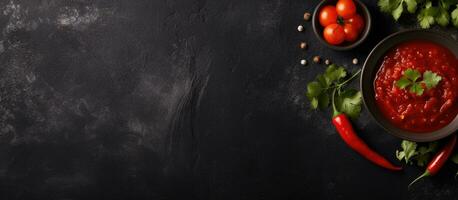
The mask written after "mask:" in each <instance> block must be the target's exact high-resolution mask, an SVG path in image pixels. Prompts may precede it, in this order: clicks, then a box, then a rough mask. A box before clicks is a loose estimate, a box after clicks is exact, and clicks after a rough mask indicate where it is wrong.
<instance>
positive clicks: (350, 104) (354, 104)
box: [336, 89, 362, 118]
mask: <svg viewBox="0 0 458 200" xmlns="http://www.w3.org/2000/svg"><path fill="white" fill-rule="evenodd" d="M361 102H362V99H361V92H360V91H358V90H355V89H347V90H344V91H343V92H341V93H340V95H338V96H337V98H336V107H337V110H339V111H340V112H343V113H345V114H346V115H347V116H349V117H351V118H358V116H359V113H360V112H361Z"/></svg>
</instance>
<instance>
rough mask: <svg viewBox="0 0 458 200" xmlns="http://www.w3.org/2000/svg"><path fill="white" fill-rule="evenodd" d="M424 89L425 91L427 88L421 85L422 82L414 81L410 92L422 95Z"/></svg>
mask: <svg viewBox="0 0 458 200" xmlns="http://www.w3.org/2000/svg"><path fill="white" fill-rule="evenodd" d="M424 91H425V89H423V87H422V86H421V84H420V83H413V84H412V86H411V87H410V89H409V92H410V93H414V94H416V95H417V96H421V95H422V94H423V92H424Z"/></svg>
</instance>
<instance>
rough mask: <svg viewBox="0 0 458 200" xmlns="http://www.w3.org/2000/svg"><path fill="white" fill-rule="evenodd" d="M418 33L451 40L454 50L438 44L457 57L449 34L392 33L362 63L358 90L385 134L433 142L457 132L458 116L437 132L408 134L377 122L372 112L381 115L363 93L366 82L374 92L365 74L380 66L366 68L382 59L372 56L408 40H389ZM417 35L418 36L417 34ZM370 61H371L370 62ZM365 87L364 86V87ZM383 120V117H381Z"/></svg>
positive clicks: (433, 32)
mask: <svg viewBox="0 0 458 200" xmlns="http://www.w3.org/2000/svg"><path fill="white" fill-rule="evenodd" d="M419 32H422V34H431V35H434V37H436V38H441V39H447V40H451V41H454V42H452V43H451V44H450V45H451V46H453V45H455V46H454V49H450V48H449V46H445V45H443V44H440V45H441V46H444V47H446V48H447V49H449V50H450V51H452V52H453V53H454V54H455V56H458V42H457V41H456V39H454V38H452V37H451V36H450V35H449V34H446V33H444V32H441V31H437V30H430V29H417V28H414V29H406V30H401V31H398V32H395V33H392V34H390V35H388V36H387V37H385V38H384V39H383V40H381V41H380V42H379V43H378V44H377V45H376V46H375V47H374V48H373V49H372V50H371V52H370V53H369V54H368V56H367V58H366V60H365V62H364V65H363V67H362V70H361V75H360V89H361V93H362V99H363V104H364V106H365V108H366V109H367V110H368V112H369V114H370V115H371V117H372V119H374V120H375V122H376V123H377V124H378V125H379V126H381V127H382V128H383V129H384V130H385V131H386V132H388V133H389V134H391V135H393V136H395V137H398V138H401V139H405V140H410V141H415V142H430V141H435V140H439V139H442V138H444V137H447V136H449V135H451V134H452V133H454V132H456V131H457V130H458V115H457V116H455V118H454V119H453V120H452V121H451V122H450V123H449V124H447V125H446V126H444V127H442V128H440V129H438V130H435V131H431V132H422V133H418V132H410V131H406V130H403V129H400V128H397V127H395V126H394V125H392V124H391V123H389V124H387V123H386V122H382V121H384V120H385V119H384V120H382V121H380V120H379V118H380V117H378V116H376V113H374V110H377V111H376V112H378V113H377V115H381V113H380V111H378V108H374V109H372V107H371V106H369V105H368V104H369V99H370V100H372V99H371V98H372V97H368V96H367V95H368V94H367V93H366V92H365V91H367V87H369V86H367V85H368V84H367V81H370V87H369V88H371V90H372V91H374V87H373V81H374V79H375V77H372V76H371V75H367V73H369V72H368V71H369V69H368V68H370V67H375V68H376V69H374V71H375V75H376V73H377V72H378V70H379V67H380V66H378V67H377V66H368V65H369V64H368V63H369V62H375V63H379V62H380V59H381V58H382V57H375V58H374V54H376V53H377V54H378V53H379V52H378V51H380V49H382V47H383V48H385V49H386V50H385V51H384V52H383V53H386V52H387V51H389V50H390V49H392V48H393V47H394V46H396V45H398V44H400V43H403V42H406V41H409V39H405V40H399V41H394V42H393V44H392V45H390V44H391V43H388V41H390V40H394V38H396V37H402V36H403V35H405V34H409V35H410V34H415V33H419ZM417 35H418V34H417ZM417 37H420V38H421V37H422V36H417ZM420 38H415V37H414V38H413V39H410V40H430V41H431V42H435V41H432V40H433V39H428V38H422V39H420ZM386 45H390V46H389V47H386ZM371 59H372V60H371ZM373 59H377V61H374V60H373ZM368 76H370V78H369V80H367V77H368ZM365 85H366V86H365ZM382 118H383V116H382Z"/></svg>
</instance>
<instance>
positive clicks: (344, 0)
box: [336, 0, 356, 19]
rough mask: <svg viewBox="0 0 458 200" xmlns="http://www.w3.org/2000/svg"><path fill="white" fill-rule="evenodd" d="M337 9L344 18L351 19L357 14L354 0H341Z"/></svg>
mask: <svg viewBox="0 0 458 200" xmlns="http://www.w3.org/2000/svg"><path fill="white" fill-rule="evenodd" d="M336 11H337V14H338V15H339V16H341V17H342V18H344V19H349V18H350V17H352V16H353V15H355V14H356V5H355V3H354V2H353V0H339V1H338V2H337V4H336Z"/></svg>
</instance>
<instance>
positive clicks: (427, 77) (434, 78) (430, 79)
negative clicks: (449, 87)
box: [422, 70, 442, 89]
mask: <svg viewBox="0 0 458 200" xmlns="http://www.w3.org/2000/svg"><path fill="white" fill-rule="evenodd" d="M441 80H442V77H440V76H439V75H437V73H434V72H432V71H429V70H428V71H425V72H424V73H423V81H422V82H423V83H424V84H425V85H426V88H428V89H431V88H434V87H436V85H437V84H439V82H440V81H441Z"/></svg>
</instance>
